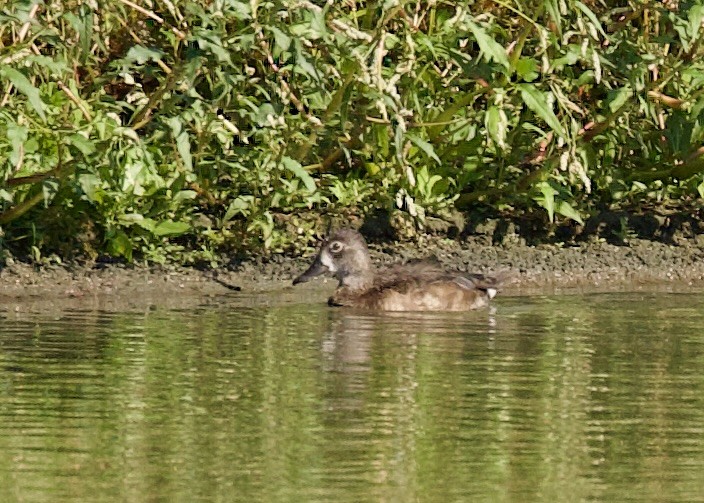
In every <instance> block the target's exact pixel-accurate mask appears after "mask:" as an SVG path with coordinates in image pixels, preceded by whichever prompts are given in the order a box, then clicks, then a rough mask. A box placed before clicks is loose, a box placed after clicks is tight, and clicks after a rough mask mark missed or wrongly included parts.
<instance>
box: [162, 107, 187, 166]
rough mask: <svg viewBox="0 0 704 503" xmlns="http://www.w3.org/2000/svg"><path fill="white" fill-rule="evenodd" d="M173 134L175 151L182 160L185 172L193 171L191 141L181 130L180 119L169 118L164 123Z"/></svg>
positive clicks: (181, 123)
mask: <svg viewBox="0 0 704 503" xmlns="http://www.w3.org/2000/svg"><path fill="white" fill-rule="evenodd" d="M166 122H167V123H168V124H169V126H171V130H172V132H173V135H174V138H175V140H176V150H178V154H179V155H180V156H181V159H182V160H183V164H184V166H185V167H186V170H188V171H193V157H192V156H191V140H190V138H189V136H188V133H187V132H186V131H184V130H183V122H182V121H181V118H180V117H171V118H169V119H168V120H167V121H166Z"/></svg>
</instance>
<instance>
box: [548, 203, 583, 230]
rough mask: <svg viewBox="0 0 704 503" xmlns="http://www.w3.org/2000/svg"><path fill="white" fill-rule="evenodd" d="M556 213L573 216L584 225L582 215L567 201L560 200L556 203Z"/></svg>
mask: <svg viewBox="0 0 704 503" xmlns="http://www.w3.org/2000/svg"><path fill="white" fill-rule="evenodd" d="M555 213H559V214H560V215H562V216H563V217H567V218H571V219H572V220H574V221H575V222H578V223H580V224H581V225H584V220H582V216H581V215H580V214H579V212H577V210H575V209H574V208H573V207H572V206H571V205H570V204H569V203H568V202H567V201H558V202H557V204H556V205H555Z"/></svg>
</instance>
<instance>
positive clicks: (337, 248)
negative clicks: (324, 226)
mask: <svg viewBox="0 0 704 503" xmlns="http://www.w3.org/2000/svg"><path fill="white" fill-rule="evenodd" d="M344 247H345V245H343V244H342V243H340V242H339V241H333V242H332V243H330V251H331V252H332V253H340V252H341V251H342V249H343V248H344Z"/></svg>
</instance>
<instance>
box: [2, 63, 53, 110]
mask: <svg viewBox="0 0 704 503" xmlns="http://www.w3.org/2000/svg"><path fill="white" fill-rule="evenodd" d="M0 76H2V77H4V78H6V79H7V80H9V81H10V82H12V85H14V86H15V87H16V88H17V90H18V91H19V92H21V93H22V94H24V95H25V96H27V99H29V103H30V105H32V108H33V109H34V111H35V112H37V115H39V117H41V119H42V120H43V121H44V122H46V115H45V114H44V102H43V101H42V99H41V98H40V96H39V89H37V88H36V87H34V86H33V85H32V83H31V82H30V81H29V79H28V78H27V77H25V76H24V75H23V74H22V73H20V72H18V71H17V70H15V69H14V68H10V67H9V66H5V65H0Z"/></svg>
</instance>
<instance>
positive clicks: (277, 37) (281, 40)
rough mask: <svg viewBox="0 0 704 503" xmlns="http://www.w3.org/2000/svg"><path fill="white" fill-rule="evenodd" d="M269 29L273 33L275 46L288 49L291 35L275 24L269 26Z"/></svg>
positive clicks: (283, 49)
mask: <svg viewBox="0 0 704 503" xmlns="http://www.w3.org/2000/svg"><path fill="white" fill-rule="evenodd" d="M269 29H270V30H271V31H272V32H273V33H274V42H275V43H276V46H277V47H278V48H279V49H280V50H282V51H288V48H289V47H291V37H289V36H288V35H286V34H285V33H284V32H283V31H281V30H279V29H278V28H277V27H275V26H271V27H270V28H269Z"/></svg>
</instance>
